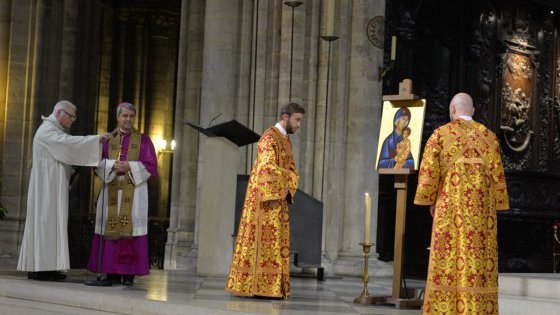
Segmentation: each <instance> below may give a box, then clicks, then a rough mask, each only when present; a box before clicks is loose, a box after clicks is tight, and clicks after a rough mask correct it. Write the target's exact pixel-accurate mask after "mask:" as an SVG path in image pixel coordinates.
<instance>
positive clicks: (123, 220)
mask: <svg viewBox="0 0 560 315" xmlns="http://www.w3.org/2000/svg"><path fill="white" fill-rule="evenodd" d="M119 222H120V223H121V226H122V227H125V226H127V225H128V222H129V221H128V217H127V216H126V215H125V216H123V217H122V219H120V221H119Z"/></svg>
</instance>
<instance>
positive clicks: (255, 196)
mask: <svg viewBox="0 0 560 315" xmlns="http://www.w3.org/2000/svg"><path fill="white" fill-rule="evenodd" d="M304 114H305V110H304V109H303V108H302V107H301V106H300V105H298V104H296V103H289V104H287V105H284V106H283V107H282V108H281V110H280V121H279V122H278V123H277V124H276V125H275V126H274V127H271V128H269V129H268V130H267V131H266V132H265V133H264V134H263V136H262V137H261V139H260V140H259V143H258V151H257V160H256V161H255V164H254V165H253V169H252V170H251V177H250V179H249V185H248V187H247V193H246V196H245V204H244V206H243V212H242V214H241V220H240V222H239V229H238V232H237V240H236V243H235V248H234V251H233V259H232V262H231V266H230V270H229V275H228V278H227V282H226V290H227V291H230V292H232V293H233V294H235V295H240V296H266V297H276V298H287V297H288V296H289V295H290V266H289V263H290V217H289V213H288V203H291V202H293V198H294V194H295V193H296V189H297V186H298V182H299V175H298V172H297V170H296V167H295V163H294V158H293V155H292V144H291V142H290V139H289V138H288V134H292V133H294V132H295V131H296V130H297V129H298V128H299V127H300V125H301V121H302V120H303V115H304Z"/></svg>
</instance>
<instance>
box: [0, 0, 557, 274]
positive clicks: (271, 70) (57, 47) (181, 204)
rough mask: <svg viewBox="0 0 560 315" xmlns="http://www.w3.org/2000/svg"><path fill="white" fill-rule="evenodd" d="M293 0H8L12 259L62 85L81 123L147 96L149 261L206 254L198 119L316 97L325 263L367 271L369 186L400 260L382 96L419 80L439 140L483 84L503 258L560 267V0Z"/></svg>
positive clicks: (271, 116) (250, 151)
mask: <svg viewBox="0 0 560 315" xmlns="http://www.w3.org/2000/svg"><path fill="white" fill-rule="evenodd" d="M282 2H284V1H275V0H236V1H229V0H228V1H225V0H222V1H219V0H206V1H204V0H183V1H181V0H96V1H85V0H64V1H57V0H28V1H15V0H14V1H12V0H0V104H1V106H0V127H1V128H0V143H1V144H0V158H1V159H2V162H1V163H0V174H1V175H0V176H1V178H2V190H1V192H2V204H3V206H4V207H5V208H6V209H7V210H8V212H7V214H6V217H5V218H4V220H2V221H0V244H1V246H0V263H1V264H2V265H7V266H13V265H14V263H15V261H16V259H17V253H18V248H19V244H20V242H21V234H22V233H23V226H24V222H25V214H26V210H25V205H26V191H27V184H28V174H29V165H30V162H31V161H30V159H31V147H32V139H33V135H34V132H35V130H36V129H37V127H38V126H39V124H40V121H41V119H40V117H41V115H48V114H49V113H50V111H51V110H52V106H53V105H54V104H55V103H56V102H57V101H58V100H60V99H68V100H71V101H72V102H74V103H75V104H76V105H77V106H78V117H79V118H78V121H77V123H76V124H75V126H74V128H73V130H72V133H73V134H76V135H86V134H98V133H101V132H105V131H111V130H113V129H114V128H115V126H116V117H115V115H116V114H115V110H114V109H115V107H116V105H117V104H118V103H120V102H121V101H127V102H131V103H133V104H135V105H136V106H137V108H138V114H137V118H136V128H137V129H138V130H140V131H141V132H143V133H146V134H148V135H149V136H150V137H151V138H152V139H153V140H154V143H155V145H156V149H157V152H158V161H159V173H160V176H159V177H158V178H157V179H153V180H150V183H149V192H150V205H149V209H150V214H149V240H150V259H151V261H150V263H151V266H152V268H154V269H164V268H165V269H184V270H192V269H193V268H194V266H196V263H194V262H195V261H196V253H197V246H198V243H199V240H198V235H199V234H198V231H199V229H203V228H204V227H202V226H199V223H200V222H199V220H198V217H199V212H200V209H199V205H197V193H198V189H199V187H200V186H201V181H204V180H205V179H203V178H200V177H199V176H197V175H198V172H199V168H200V165H202V164H203V161H202V159H203V152H201V150H200V142H201V140H200V139H202V138H201V137H202V136H199V134H197V132H196V131H195V130H192V129H190V128H189V127H186V126H185V124H184V123H183V122H184V121H189V122H192V123H195V124H198V125H201V126H202V125H203V126H208V125H209V123H211V121H212V120H213V119H214V118H217V117H218V116H219V118H217V120H216V121H217V122H223V121H227V120H229V119H236V120H238V121H239V122H241V123H242V124H244V125H245V126H247V127H248V128H250V129H253V130H254V131H255V132H257V133H258V134H262V132H263V131H264V130H265V129H266V128H268V127H269V126H270V125H271V124H273V123H274V122H275V119H276V114H277V110H278V108H279V107H280V106H281V105H283V104H284V103H286V102H288V101H292V100H293V101H297V102H301V103H302V104H303V105H304V106H305V107H306V109H307V114H306V121H305V123H304V126H303V127H302V130H301V132H300V133H299V134H298V135H296V136H295V137H294V140H293V142H294V147H295V150H294V153H295V159H296V162H297V164H298V168H299V169H300V174H301V178H302V183H301V185H300V189H301V191H302V192H304V193H305V194H306V195H308V196H310V198H312V199H313V200H314V201H313V202H315V201H316V202H320V204H321V206H322V207H323V212H322V215H321V216H320V219H318V220H319V221H317V222H313V224H314V225H316V227H317V228H318V229H320V230H321V231H322V239H321V240H320V241H319V243H320V246H321V257H322V264H323V266H324V267H325V268H326V272H327V273H329V272H330V273H340V274H343V275H352V276H358V275H360V272H361V269H360V268H359V266H354V267H348V264H347V263H345V262H347V261H354V260H356V259H358V258H356V257H361V249H360V248H359V246H358V245H357V244H358V243H359V242H360V241H361V237H362V235H363V222H362V216H363V214H362V213H363V194H364V192H366V191H369V192H371V194H372V196H373V197H374V208H375V209H374V210H375V211H374V216H373V218H374V220H373V221H374V223H373V226H372V232H373V235H376V241H375V240H374V242H375V243H376V246H375V251H376V256H377V260H378V263H379V264H383V263H384V262H387V261H391V260H392V258H393V254H394V253H393V241H394V232H395V231H394V222H395V214H394V213H395V192H394V189H393V177H392V176H387V175H385V176H380V175H378V174H377V173H376V172H375V168H374V162H373V160H374V156H375V152H376V150H377V149H376V145H377V140H378V137H379V135H378V129H379V127H378V126H379V123H380V119H381V117H380V116H381V97H382V95H383V94H394V93H395V92H396V91H397V89H398V83H399V82H400V81H402V80H403V79H405V78H410V79H412V81H413V90H414V93H415V94H417V95H419V96H421V97H422V98H425V99H426V102H427V109H426V116H425V125H424V132H423V137H422V139H423V143H425V141H426V140H427V139H428V137H429V135H430V134H431V133H432V132H433V130H434V129H435V128H437V127H438V126H441V125H443V124H445V123H446V122H448V121H449V114H448V105H449V101H450V99H451V97H452V96H453V95H454V94H455V93H457V92H461V91H462V92H467V93H469V94H470V95H472V96H473V99H474V102H475V106H476V112H475V117H474V118H475V120H477V121H479V122H481V123H482V124H484V125H486V126H487V127H489V128H490V129H491V130H493V131H494V132H495V133H496V134H497V135H498V137H499V140H500V144H501V148H502V155H503V163H504V168H505V170H506V178H507V186H508V191H509V197H510V205H511V210H509V211H506V212H503V213H500V214H499V224H498V231H499V232H498V233H499V259H500V262H499V263H500V264H499V266H500V271H501V272H552V270H553V256H552V251H553V248H554V245H555V243H554V242H555V240H554V235H553V233H554V229H553V226H554V224H555V222H557V220H560V17H559V16H560V2H558V1H555V0H527V1H520V0H458V1H443V0H422V1H418V0H386V1H377V0H376V1H373V0H372V1H366V0H357V1H345V0H341V1H334V3H335V5H334V8H335V11H334V12H335V14H336V15H335V16H334V22H333V24H332V27H333V28H334V30H332V29H331V30H329V23H328V21H327V18H325V14H324V11H325V10H327V9H326V8H325V5H324V3H326V2H328V0H325V1H322V0H309V1H302V2H303V5H302V6H297V7H289V6H286V5H284V4H283V3H282ZM327 11H328V10H327ZM324 25H326V26H324ZM370 26H371V29H370ZM370 30H371V32H370ZM329 31H332V32H334V33H332V34H329V33H328V32H329ZM376 32H377V35H378V36H376V34H375V33H376ZM324 35H330V36H332V35H335V36H334V37H332V38H331V39H332V41H329V40H325V39H322V38H321V36H323V37H325V36H324ZM326 37H328V36H326ZM335 37H336V38H335ZM393 41H394V42H395V44H396V46H395V49H396V58H392V56H391V55H392V53H391V45H390V44H389V43H391V42H393ZM255 154H256V153H255V148H254V147H253V146H247V147H245V148H242V149H240V152H239V161H238V163H237V164H238V173H239V174H242V175H243V174H244V175H246V174H248V172H249V170H250V167H251V163H252V161H253V159H254V156H255ZM79 174H80V180H79V182H80V184H79V185H75V186H73V187H72V190H71V192H70V210H69V213H70V215H69V235H70V237H69V242H70V245H69V246H70V251H71V264H72V266H73V268H83V267H84V266H85V264H86V262H87V259H88V253H89V244H90V242H91V238H92V235H93V227H94V222H93V218H94V216H95V213H94V210H93V209H94V205H93V204H94V200H95V198H96V195H95V194H96V192H97V191H98V187H99V183H98V182H97V180H96V179H95V178H94V176H93V175H92V171H91V169H89V168H80V169H79ZM207 180H208V179H207ZM416 181H417V176H414V175H412V176H410V178H409V184H410V188H409V191H408V193H409V196H408V205H407V209H408V215H407V221H406V239H405V267H404V268H405V269H404V270H405V276H406V277H412V278H418V279H422V278H423V277H425V276H426V270H427V263H428V255H429V252H428V251H427V250H426V247H428V246H429V241H430V227H431V217H430V215H429V212H428V211H427V209H426V207H419V206H414V205H413V204H412V200H413V195H414V192H415V187H416ZM231 208H232V211H234V208H235V206H234V205H231ZM321 220H322V221H321ZM233 229H234V226H233V225H232V231H231V233H233ZM228 233H229V232H228Z"/></svg>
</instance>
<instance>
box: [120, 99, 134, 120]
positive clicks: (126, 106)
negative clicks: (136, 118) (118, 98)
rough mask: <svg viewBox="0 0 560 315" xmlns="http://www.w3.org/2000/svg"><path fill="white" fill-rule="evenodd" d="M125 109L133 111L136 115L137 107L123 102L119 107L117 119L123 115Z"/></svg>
mask: <svg viewBox="0 0 560 315" xmlns="http://www.w3.org/2000/svg"><path fill="white" fill-rule="evenodd" d="M123 108H126V109H128V110H130V111H133V112H134V115H136V106H134V105H133V104H131V103H127V102H123V103H120V104H119V105H118V106H117V117H119V116H120V115H121V113H122V110H123Z"/></svg>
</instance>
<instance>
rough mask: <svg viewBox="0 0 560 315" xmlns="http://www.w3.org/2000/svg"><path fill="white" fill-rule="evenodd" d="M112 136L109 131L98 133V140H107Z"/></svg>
mask: <svg viewBox="0 0 560 315" xmlns="http://www.w3.org/2000/svg"><path fill="white" fill-rule="evenodd" d="M112 137H113V136H112V135H111V133H109V132H105V133H102V134H99V142H107V141H109V140H111V138H112Z"/></svg>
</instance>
